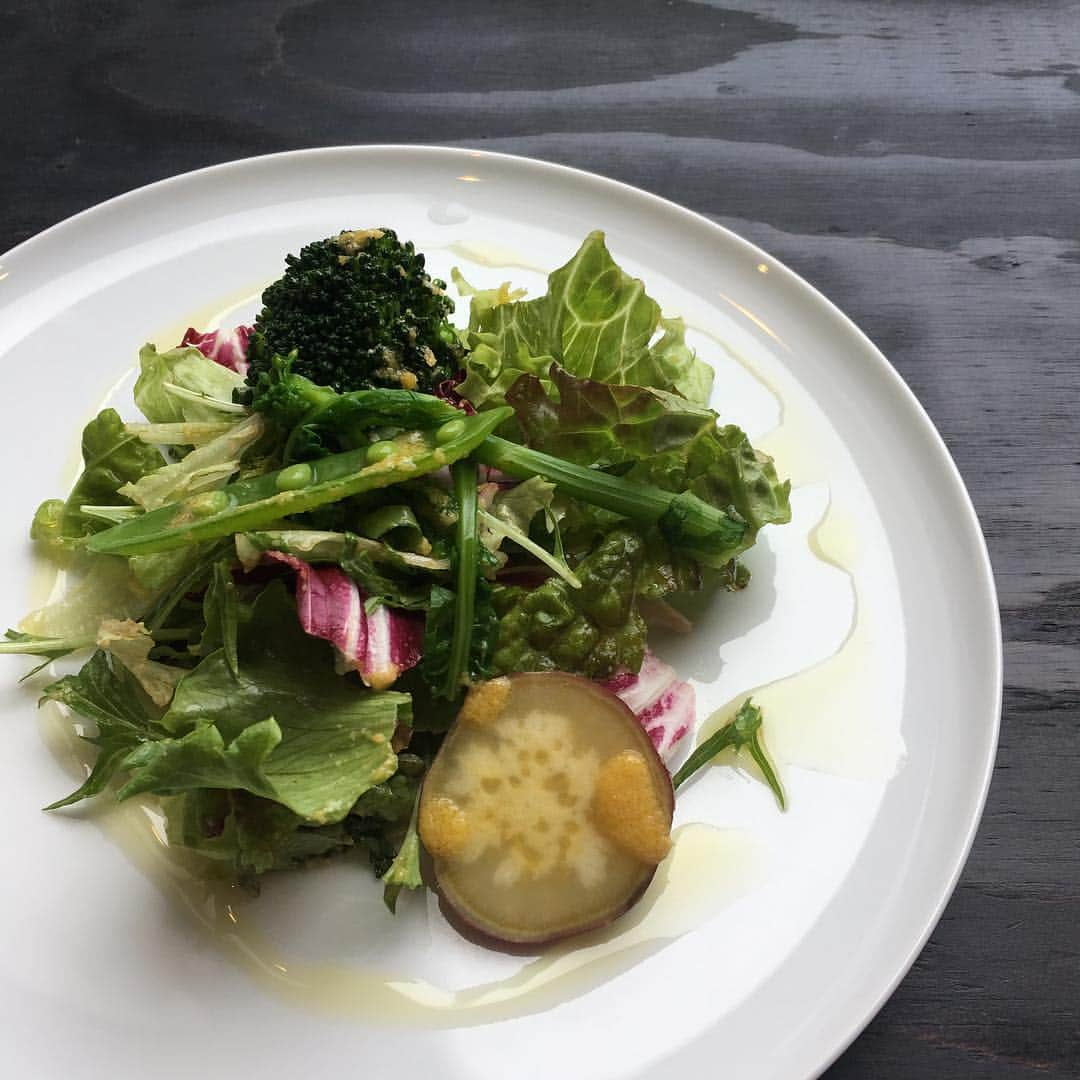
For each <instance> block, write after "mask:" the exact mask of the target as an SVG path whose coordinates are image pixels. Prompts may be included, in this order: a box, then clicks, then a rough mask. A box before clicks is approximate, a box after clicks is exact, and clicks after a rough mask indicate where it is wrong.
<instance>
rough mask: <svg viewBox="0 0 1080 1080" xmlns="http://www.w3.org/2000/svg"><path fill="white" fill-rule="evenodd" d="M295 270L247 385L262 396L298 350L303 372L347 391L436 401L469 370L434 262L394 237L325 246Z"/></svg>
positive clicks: (268, 322) (306, 252)
mask: <svg viewBox="0 0 1080 1080" xmlns="http://www.w3.org/2000/svg"><path fill="white" fill-rule="evenodd" d="M285 263H286V266H287V269H286V271H285V274H284V275H283V276H282V277H281V278H280V279H279V280H277V281H275V282H274V284H273V285H271V286H270V287H269V288H267V289H266V291H265V292H264V293H263V296H262V301H263V308H262V311H261V312H259V314H258V315H257V316H256V319H255V333H254V335H253V338H252V345H251V348H250V351H249V359H250V360H251V367H250V369H249V371H248V376H247V381H248V384H249V385H250V386H252V387H253V388H255V395H256V397H258V396H259V385H260V381H262V385H263V386H265V385H266V382H265V379H262V378H261V377H262V376H263V375H264V374H265V373H268V372H269V370H270V368H271V366H272V364H273V359H274V357H275V356H276V355H280V356H285V355H287V354H289V353H292V352H295V354H296V356H295V359H294V360H293V362H292V370H293V372H294V373H296V374H298V375H303V376H305V377H306V378H308V379H310V380H311V381H312V382H313V383H317V384H318V385H319V386H329V387H331V388H332V389H334V390H336V391H338V392H339V393H347V392H348V391H350V390H370V389H374V388H376V387H395V388H398V389H405V390H421V391H426V392H429V393H430V392H431V391H433V390H434V389H435V388H436V387H437V386H438V384H439V383H440V382H442V381H443V380H444V379H448V378H451V377H452V376H453V375H455V374H456V373H457V371H458V370H459V369H460V368H461V366H462V360H463V357H464V349H463V347H462V346H461V344H460V343H459V341H458V338H457V334H456V332H455V331H454V328H453V327H452V326H451V325H450V323H449V321H448V318H449V316H450V314H451V313H452V312H453V310H454V303H453V301H452V300H451V299H450V298H449V297H448V296H447V295H446V294H445V293H444V291H443V290H444V288H445V282H442V281H438V280H436V279H433V278H431V277H430V276H429V275H428V274H427V272H426V271H425V270H424V256H423V255H422V254H420V253H419V252H417V251H416V250H415V249H414V248H413V245H412V243H411V242H406V243H404V244H403V243H401V241H399V240H398V238H397V234H396V233H395V232H394V231H393V230H392V229H365V230H361V231H351V232H343V233H341V234H339V235H338V236H336V237H332V238H330V239H328V240H316V241H315V242H314V243H312V244H308V245H307V246H306V247H304V248H302V249H301V251H300V254H299V255H289V256H288V257H287V258H286V260H285Z"/></svg>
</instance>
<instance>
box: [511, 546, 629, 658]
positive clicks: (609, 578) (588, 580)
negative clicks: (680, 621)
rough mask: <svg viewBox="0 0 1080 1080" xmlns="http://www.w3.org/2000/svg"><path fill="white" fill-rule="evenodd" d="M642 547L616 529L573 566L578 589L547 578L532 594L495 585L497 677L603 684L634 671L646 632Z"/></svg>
mask: <svg viewBox="0 0 1080 1080" xmlns="http://www.w3.org/2000/svg"><path fill="white" fill-rule="evenodd" d="M644 558H645V543H644V541H643V540H642V539H641V537H640V536H638V535H637V534H636V533H634V532H632V531H631V530H629V529H615V530H613V531H612V532H611V533H609V534H608V535H607V536H606V537H604V538H603V540H602V541H601V542H600V543H599V544H598V545H597V546H596V548H595V549H594V550H593V551H592V552H590V554H589V555H588V556H586V558H585V559H583V560H582V562H581V563H580V565H579V566H578V567H577V575H578V577H579V579H580V581H581V588H579V589H575V588H573V587H572V586H571V585H569V584H568V583H567V582H566V581H564V580H563V579H562V578H558V577H553V578H549V579H548V580H547V581H545V582H544V583H543V584H542V585H540V586H538V587H536V588H534V589H524V588H520V587H507V586H496V588H495V591H494V592H495V595H494V606H495V611H496V613H497V614H498V616H499V619H498V640H497V642H496V646H495V651H494V653H493V655H492V667H493V668H494V671H495V673H496V674H500V675H508V674H511V673H512V672H515V671H568V672H572V673H576V674H581V675H587V676H589V678H592V679H604V678H608V677H609V676H611V675H613V674H615V672H617V671H622V670H625V671H637V670H638V669H639V668H640V667H641V662H642V660H643V659H644V656H645V638H646V633H647V628H646V625H645V620H644V619H643V618H642V616H641V613H640V611H639V610H638V604H637V598H638V593H639V578H640V576H641V573H642V569H643V566H644Z"/></svg>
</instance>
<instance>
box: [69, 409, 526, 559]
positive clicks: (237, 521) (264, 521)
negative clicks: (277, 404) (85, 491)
mask: <svg viewBox="0 0 1080 1080" xmlns="http://www.w3.org/2000/svg"><path fill="white" fill-rule="evenodd" d="M510 414H511V410H510V409H509V408H504V409H492V410H491V411H490V412H485V413H482V414H481V415H479V416H469V417H466V418H464V420H463V421H462V422H461V426H460V429H459V430H458V432H457V433H456V434H455V435H454V436H453V437H451V438H450V439H448V440H447V441H445V442H442V443H440V442H439V441H438V438H437V435H438V432H436V431H426V432H416V431H407V432H403V433H402V434H401V435H399V436H396V437H395V438H394V439H390V440H386V441H384V442H382V443H379V444H376V446H369V447H365V448H363V449H359V450H349V451H346V452H345V453H342V454H331V455H329V456H327V457H323V458H319V459H317V460H315V461H311V462H307V463H305V464H304V466H303V467H301V466H298V465H293V466H289V467H288V468H287V469H279V470H278V471H277V472H272V473H264V474H263V475H262V476H257V477H252V478H251V479H249V480H238V481H236V482H234V483H232V484H228V485H226V486H225V487H223V488H219V489H218V490H217V491H210V492H204V493H203V494H201V495H193V496H191V497H190V498H187V499H184V500H183V501H181V502H179V503H173V504H172V505H170V506H163V507H161V508H160V509H158V510H151V511H150V512H149V513H146V514H143V515H141V516H140V517H137V518H134V519H133V520H131V521H125V522H123V523H122V524H120V525H114V526H113V527H112V528H111V529H105V530H104V531H102V532H99V533H94V535H93V536H91V537H90V540H89V541H88V542H87V548H88V549H89V550H90V551H94V552H98V553H100V554H105V555H144V554H150V553H152V552H156V551H169V550H171V549H173V548H177V547H185V546H186V545H188V544H193V543H197V542H198V541H200V540H212V539H215V538H217V537H221V536H230V535H232V534H233V533H237V532H250V531H252V530H255V529H260V528H262V527H263V526H266V525H270V524H272V523H274V522H278V521H280V520H281V519H282V518H286V517H290V516H292V515H294V514H302V513H305V512H306V511H308V510H314V509H315V508H316V507H318V506H325V505H326V504H327V503H333V502H340V501H341V500H342V499H344V498H347V497H348V496H350V495H357V494H359V493H360V492H362V491H370V490H373V489H375V488H384V487H389V486H391V485H392V484H398V483H401V482H402V481H403V480H414V479H416V477H418V476H423V475H424V473H428V472H434V471H435V470H436V469H439V468H441V467H442V466H443V465H446V464H449V463H450V462H453V461H457V460H458V459H459V458H463V457H465V456H466V455H467V454H469V453H470V452H471V451H472V450H473V449H474V448H475V447H476V446H477V445H478V444H479V443H480V442H481V441H482V440H483V439H484V438H485V437H486V436H487V435H489V434H490V433H491V432H492V431H493V430H494V429H495V428H496V427H498V425H499V424H500V423H502V421H503V420H505V419H506V418H507V417H508V416H509V415H510Z"/></svg>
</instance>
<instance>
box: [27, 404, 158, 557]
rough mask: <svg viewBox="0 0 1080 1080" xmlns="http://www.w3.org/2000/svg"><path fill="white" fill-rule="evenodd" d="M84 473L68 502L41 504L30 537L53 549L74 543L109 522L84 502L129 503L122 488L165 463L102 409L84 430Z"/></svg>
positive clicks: (117, 418) (115, 416)
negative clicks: (92, 513)
mask: <svg viewBox="0 0 1080 1080" xmlns="http://www.w3.org/2000/svg"><path fill="white" fill-rule="evenodd" d="M82 456H83V471H82V474H81V475H80V476H79V479H78V480H76V481H75V486H74V487H73V488H72V490H71V494H70V495H69V496H68V498H67V499H66V500H61V499H49V500H48V501H46V502H44V503H42V504H41V506H39V507H38V509H37V513H35V514H34V521H33V524H32V525H31V527H30V535H31V537H32V538H33V539H35V540H39V541H41V542H43V543H45V544H47V545H49V546H50V547H54V548H63V547H70V546H72V544H73V543H75V544H77V543H78V541H79V540H80V539H81V538H82V537H85V536H89V535H90V534H91V533H95V532H98V531H99V530H101V529H107V528H109V525H110V522H108V521H104V520H102V519H101V518H99V517H93V516H90V515H87V514H84V513H83V512H82V510H81V507H83V506H130V505H131V503H130V500H128V499H127V498H125V497H124V496H123V495H121V494H120V489H121V488H122V487H123V486H124V485H126V484H131V483H134V482H137V481H138V480H140V479H141V478H142V477H143V476H145V475H146V474H147V473H150V472H153V471H154V470H155V469H157V468H158V467H159V466H161V465H162V463H163V462H162V457H161V453H160V452H159V451H158V450H156V449H155V448H154V447H152V446H147V445H146V444H145V443H144V442H142V441H141V440H140V439H139V438H138V436H137V435H132V434H129V433H128V432H127V431H126V430H125V429H124V422H123V421H122V420H121V419H120V414H119V413H118V412H117V411H116V410H115V409H103V410H102V411H101V412H100V413H98V415H97V416H96V417H94V419H93V420H91V421H90V423H88V424H87V425H86V427H85V428H83V435H82Z"/></svg>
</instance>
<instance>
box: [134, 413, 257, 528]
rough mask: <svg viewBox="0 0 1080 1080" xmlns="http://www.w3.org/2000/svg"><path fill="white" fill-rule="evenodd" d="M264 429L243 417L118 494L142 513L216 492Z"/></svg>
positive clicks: (253, 419)
mask: <svg viewBox="0 0 1080 1080" xmlns="http://www.w3.org/2000/svg"><path fill="white" fill-rule="evenodd" d="M265 430H266V422H265V421H264V420H263V418H262V417H261V416H259V415H258V414H256V415H254V416H248V417H245V418H244V419H243V420H241V421H240V422H239V423H237V424H234V425H233V426H232V427H231V428H230V429H229V430H228V431H227V432H226V433H225V434H224V435H219V436H218V437H217V438H215V439H211V440H210V442H208V443H206V444H205V445H203V446H200V447H197V448H196V449H194V450H192V451H191V452H190V453H188V454H186V455H185V456H184V457H183V458H181V459H180V460H179V461H175V462H173V463H172V464H169V465H164V464H163V465H161V467H160V468H157V469H155V470H154V471H153V472H150V473H147V474H146V475H144V476H141V477H140V478H139V479H138V480H136V481H135V482H134V483H128V484H125V485H124V486H123V487H122V488H120V493H121V494H122V495H125V496H127V498H129V499H130V500H131V501H132V502H134V503H138V505H139V506H141V507H142V508H143V509H144V510H157V509H158V507H161V506H167V505H168V504H169V503H174V502H180V500H181V499H186V498H187V497H188V496H189V495H198V494H200V493H201V492H204V491H216V490H217V489H218V488H221V487H224V486H225V485H226V484H227V483H228V482H229V481H230V480H231V479H232V476H233V474H234V473H235V472H236V471H237V470H238V469H239V468H240V461H241V459H242V458H243V456H244V453H245V451H247V450H249V449H250V448H251V447H252V446H253V445H254V444H255V442H257V441H258V439H259V437H260V436H261V435H262V433H263V432H264V431H265Z"/></svg>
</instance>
